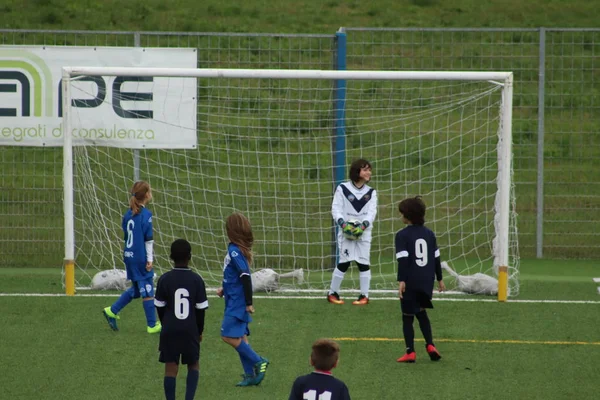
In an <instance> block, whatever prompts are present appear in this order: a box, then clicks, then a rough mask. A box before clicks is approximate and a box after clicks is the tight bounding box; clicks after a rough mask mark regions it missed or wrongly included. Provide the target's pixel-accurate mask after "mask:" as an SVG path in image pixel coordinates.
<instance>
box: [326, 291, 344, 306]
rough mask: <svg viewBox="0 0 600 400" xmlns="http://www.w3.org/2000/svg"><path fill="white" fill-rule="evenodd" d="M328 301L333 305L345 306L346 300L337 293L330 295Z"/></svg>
mask: <svg viewBox="0 0 600 400" xmlns="http://www.w3.org/2000/svg"><path fill="white" fill-rule="evenodd" d="M327 301H328V302H330V303H333V304H344V300H342V299H340V295H339V294H337V293H336V292H333V293H330V294H328V295H327Z"/></svg>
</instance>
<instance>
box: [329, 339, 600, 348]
mask: <svg viewBox="0 0 600 400" xmlns="http://www.w3.org/2000/svg"><path fill="white" fill-rule="evenodd" d="M333 340H336V341H339V342H404V339H399V338H368V337H364V338H351V337H339V338H333ZM424 341H425V340H424V339H417V338H415V342H424ZM435 341H436V343H438V342H440V343H474V344H533V345H578V346H600V342H581V341H563V340H511V339H488V340H485V339H481V340H478V339H437V338H436V339H435Z"/></svg>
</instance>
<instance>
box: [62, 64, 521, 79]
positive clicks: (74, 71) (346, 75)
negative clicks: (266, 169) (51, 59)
mask: <svg viewBox="0 0 600 400" xmlns="http://www.w3.org/2000/svg"><path fill="white" fill-rule="evenodd" d="M77 75H92V76H155V77H164V78H173V77H179V78H181V77H189V78H234V79H235V78H249V79H323V80H327V79H332V80H335V79H338V80H346V79H347V80H462V81H506V80H507V79H512V72H484V71H350V70H346V71H324V70H306V69H287V70H283V69H217V68H134V67H115V68H111V67H64V68H63V77H72V76H77Z"/></svg>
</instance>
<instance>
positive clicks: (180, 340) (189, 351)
mask: <svg viewBox="0 0 600 400" xmlns="http://www.w3.org/2000/svg"><path fill="white" fill-rule="evenodd" d="M158 351H159V356H158V361H159V362H161V363H176V364H179V362H180V361H181V363H182V364H186V365H189V364H195V363H196V362H198V360H199V359H200V340H199V338H198V337H196V338H194V337H190V336H182V335H174V334H170V335H169V334H164V335H163V334H162V333H161V335H160V343H159V345H158Z"/></svg>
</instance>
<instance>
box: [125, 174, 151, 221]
mask: <svg viewBox="0 0 600 400" xmlns="http://www.w3.org/2000/svg"><path fill="white" fill-rule="evenodd" d="M149 191H150V184H148V182H146V181H137V182H136V183H134V184H133V186H132V187H131V191H130V192H129V208H131V211H133V215H136V214H138V213H139V212H140V209H141V208H142V205H143V204H145V202H146V196H147V195H148V192H149Z"/></svg>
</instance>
